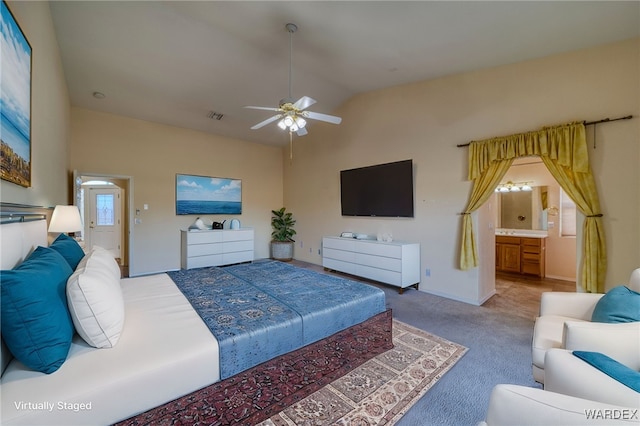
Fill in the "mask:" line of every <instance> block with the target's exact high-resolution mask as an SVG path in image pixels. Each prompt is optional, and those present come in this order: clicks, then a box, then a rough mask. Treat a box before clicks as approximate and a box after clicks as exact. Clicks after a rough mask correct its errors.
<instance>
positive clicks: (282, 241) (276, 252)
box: [271, 207, 296, 262]
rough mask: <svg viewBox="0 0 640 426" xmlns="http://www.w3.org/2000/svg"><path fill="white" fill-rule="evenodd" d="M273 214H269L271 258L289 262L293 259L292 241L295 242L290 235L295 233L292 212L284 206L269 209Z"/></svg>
mask: <svg viewBox="0 0 640 426" xmlns="http://www.w3.org/2000/svg"><path fill="white" fill-rule="evenodd" d="M271 213H272V214H273V216H271V228H273V232H271V258H272V259H276V260H282V261H285V262H289V261H290V260H292V259H293V243H294V242H295V241H294V240H293V239H292V237H293V236H294V235H296V230H295V229H293V225H295V224H296V221H295V219H293V217H292V214H291V213H289V212H286V211H285V208H284V207H283V208H281V209H280V210H271Z"/></svg>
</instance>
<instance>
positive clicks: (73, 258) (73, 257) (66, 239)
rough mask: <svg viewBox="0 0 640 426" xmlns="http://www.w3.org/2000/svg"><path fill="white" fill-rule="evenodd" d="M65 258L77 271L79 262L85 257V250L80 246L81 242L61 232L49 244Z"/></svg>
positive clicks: (72, 268)
mask: <svg viewBox="0 0 640 426" xmlns="http://www.w3.org/2000/svg"><path fill="white" fill-rule="evenodd" d="M49 247H50V248H52V249H54V250H55V251H57V252H58V253H60V254H61V255H62V257H64V258H65V260H66V261H67V263H69V266H71V270H72V271H75V270H76V268H77V267H78V263H80V261H81V260H82V258H83V257H84V250H82V247H80V244H78V242H77V241H76V240H74V239H73V238H71V237H70V236H68V235H67V234H60V235H58V238H56V239H55V241H54V242H53V243H51V245H50V246H49Z"/></svg>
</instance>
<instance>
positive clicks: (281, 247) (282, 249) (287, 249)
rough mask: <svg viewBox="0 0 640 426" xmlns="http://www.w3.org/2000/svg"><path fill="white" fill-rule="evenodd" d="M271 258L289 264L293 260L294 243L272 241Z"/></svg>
mask: <svg viewBox="0 0 640 426" xmlns="http://www.w3.org/2000/svg"><path fill="white" fill-rule="evenodd" d="M271 258H272V259H275V260H281V261H283V262H289V261H291V260H292V259H293V241H271Z"/></svg>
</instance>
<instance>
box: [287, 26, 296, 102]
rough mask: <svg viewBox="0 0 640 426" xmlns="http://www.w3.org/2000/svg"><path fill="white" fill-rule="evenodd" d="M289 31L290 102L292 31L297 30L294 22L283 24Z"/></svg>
mask: <svg viewBox="0 0 640 426" xmlns="http://www.w3.org/2000/svg"><path fill="white" fill-rule="evenodd" d="M284 27H285V28H286V29H287V31H288V32H289V97H288V99H289V102H291V99H293V98H292V97H291V75H292V66H291V64H292V62H293V33H295V32H296V31H298V26H297V25H296V24H292V23H288V24H286V25H285V26H284Z"/></svg>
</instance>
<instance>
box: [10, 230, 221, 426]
mask: <svg viewBox="0 0 640 426" xmlns="http://www.w3.org/2000/svg"><path fill="white" fill-rule="evenodd" d="M38 245H42V246H47V225H46V221H45V220H39V221H34V222H21V223H10V224H3V225H0V260H1V266H2V269H3V270H4V269H11V268H13V267H14V266H16V265H17V264H19V263H20V262H22V261H23V260H24V259H25V258H26V257H27V256H28V254H29V253H30V252H31V251H32V250H33V249H34V248H35V247H36V246H38ZM121 287H122V293H123V298H124V303H125V324H124V328H123V330H122V334H121V335H120V339H119V341H118V343H117V345H116V346H115V347H113V348H109V349H96V348H94V347H91V346H89V345H88V344H86V343H85V342H84V341H83V340H82V338H80V337H79V336H78V335H75V337H74V340H73V343H72V345H71V349H70V351H69V355H68V358H67V360H66V361H65V363H64V364H63V365H62V367H60V369H59V370H58V371H56V372H54V373H52V374H44V373H39V372H34V371H32V370H29V369H27V368H26V367H24V365H22V364H21V363H20V362H19V361H18V360H16V359H11V355H10V354H9V353H8V351H7V350H6V347H5V346H4V344H3V345H2V346H3V348H2V369H3V373H2V377H1V379H0V392H1V394H0V395H1V399H2V412H1V414H0V420H1V421H0V423H1V424H2V425H27V424H28V425H36V424H37V425H58V424H60V425H62V424H64V425H72V424H81V425H88V424H112V423H114V422H117V421H119V420H124V419H126V418H129V417H131V416H133V415H135V414H138V413H141V412H144V411H146V410H148V409H151V408H153V407H156V406H159V405H162V404H164V403H166V402H168V401H171V400H173V399H175V398H178V397H180V396H182V395H186V394H188V393H190V392H193V391H195V390H197V389H200V388H202V387H205V386H207V385H210V384H212V383H215V382H217V381H218V380H219V377H220V375H219V366H218V359H219V348H218V343H217V341H216V340H215V338H214V337H213V336H212V335H211V333H210V332H209V330H208V328H207V327H206V326H205V325H204V323H203V322H202V320H201V319H200V317H199V316H198V314H197V313H196V312H195V311H194V310H193V308H192V307H191V305H190V304H189V302H188V301H187V300H186V298H185V297H184V296H183V295H182V293H181V292H180V291H179V290H178V288H177V287H176V285H175V284H174V283H173V281H172V280H171V279H170V278H169V277H168V276H167V275H166V274H159V275H153V276H147V277H137V278H130V279H128V278H127V279H122V280H121ZM5 365H6V368H5Z"/></svg>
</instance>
